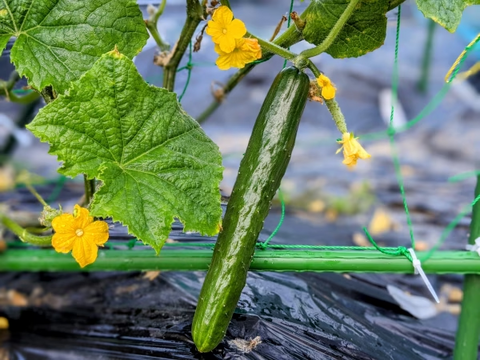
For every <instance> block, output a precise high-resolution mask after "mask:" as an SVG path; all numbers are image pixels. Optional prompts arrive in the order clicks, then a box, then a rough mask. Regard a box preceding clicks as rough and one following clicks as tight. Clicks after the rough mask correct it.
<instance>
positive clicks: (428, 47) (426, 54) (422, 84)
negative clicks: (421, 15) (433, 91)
mask: <svg viewBox="0 0 480 360" xmlns="http://www.w3.org/2000/svg"><path fill="white" fill-rule="evenodd" d="M427 21H428V27H427V40H426V42H425V47H424V50H423V59H422V71H421V75H420V79H419V80H418V83H417V88H418V90H419V91H420V92H421V93H425V92H426V91H427V87H428V78H429V72H430V63H431V62H432V46H433V35H434V33H435V28H436V27H437V26H436V24H435V21H433V20H427Z"/></svg>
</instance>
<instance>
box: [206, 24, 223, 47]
mask: <svg viewBox="0 0 480 360" xmlns="http://www.w3.org/2000/svg"><path fill="white" fill-rule="evenodd" d="M207 24H208V26H207V28H206V29H205V32H206V33H207V34H208V35H210V36H212V37H218V36H220V35H223V31H222V30H223V28H222V27H221V26H220V25H219V24H217V23H216V22H215V21H212V20H209V21H208V23H207ZM214 42H215V41H214Z"/></svg>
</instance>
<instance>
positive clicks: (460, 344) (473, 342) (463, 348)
mask: <svg viewBox="0 0 480 360" xmlns="http://www.w3.org/2000/svg"><path fill="white" fill-rule="evenodd" d="M479 195H480V176H478V177H477V186H476V188H475V197H477V196H479ZM478 237H480V202H477V203H476V204H475V205H474V206H473V210H472V221H471V223H470V236H469V239H468V243H469V244H471V245H474V244H475V239H477V238H478ZM473 253H474V254H476V253H475V252H473ZM479 299H480V275H465V281H464V284H463V300H462V312H461V314H460V317H459V319H458V330H457V336H456V339H455V351H454V359H455V360H470V359H476V358H477V356H478V339H479V337H480V307H479V306H478V301H479Z"/></svg>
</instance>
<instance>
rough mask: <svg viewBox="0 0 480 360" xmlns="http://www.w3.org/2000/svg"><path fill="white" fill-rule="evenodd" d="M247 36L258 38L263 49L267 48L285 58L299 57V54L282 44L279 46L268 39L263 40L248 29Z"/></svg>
mask: <svg viewBox="0 0 480 360" xmlns="http://www.w3.org/2000/svg"><path fill="white" fill-rule="evenodd" d="M245 36H246V37H251V38H253V39H257V40H258V43H259V44H260V46H261V47H262V49H265V50H267V51H268V52H271V53H273V54H276V55H279V56H281V57H283V58H284V59H287V60H293V59H295V58H297V54H295V53H293V52H291V51H289V50H287V49H285V48H283V47H281V46H278V45H277V44H274V43H273V42H270V41H267V40H263V39H262V38H259V37H258V36H255V35H253V34H251V33H249V32H248V31H247V33H246V34H245Z"/></svg>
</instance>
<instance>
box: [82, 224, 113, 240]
mask: <svg viewBox="0 0 480 360" xmlns="http://www.w3.org/2000/svg"><path fill="white" fill-rule="evenodd" d="M83 238H84V239H86V240H88V241H90V242H93V243H94V244H96V245H103V244H105V243H106V242H107V240H108V224H107V223H106V222H105V221H94V222H93V223H91V224H90V225H88V226H87V227H86V228H85V229H83Z"/></svg>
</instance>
